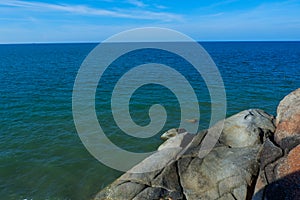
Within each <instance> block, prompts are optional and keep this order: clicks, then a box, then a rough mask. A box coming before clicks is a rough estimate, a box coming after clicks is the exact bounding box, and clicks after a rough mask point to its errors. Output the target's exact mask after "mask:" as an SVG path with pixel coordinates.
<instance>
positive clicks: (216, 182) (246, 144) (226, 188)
mask: <svg viewBox="0 0 300 200" xmlns="http://www.w3.org/2000/svg"><path fill="white" fill-rule="evenodd" d="M299 93H300V90H297V91H295V92H293V93H291V94H290V95H289V96H287V97H286V98H285V99H284V100H283V101H281V102H280V105H279V107H278V117H277V119H276V124H277V126H278V127H277V129H275V119H274V117H273V116H271V115H269V114H267V113H266V112H264V111H262V110H259V109H250V110H246V111H242V112H240V113H238V114H236V115H233V116H231V117H229V118H227V119H225V121H224V127H223V128H222V133H221V136H220V138H219V139H218V142H217V144H216V145H215V146H214V148H213V149H212V151H210V152H209V154H208V155H206V156H205V157H201V156H199V155H200V153H201V152H200V151H201V145H202V144H203V141H204V138H205V137H206V136H207V135H208V132H209V134H211V133H212V135H214V131H215V130H218V129H216V127H217V126H220V125H221V124H222V123H217V124H216V125H215V127H212V128H211V129H209V130H205V131H202V132H200V133H198V134H196V135H193V134H190V133H188V132H186V131H185V130H184V129H171V130H170V131H168V132H166V133H164V134H163V135H162V138H164V139H166V141H165V142H164V143H163V144H162V145H161V146H160V147H159V148H158V151H157V152H156V153H154V154H152V155H151V156H149V157H148V158H146V159H145V160H143V161H142V162H141V163H139V164H138V165H136V166H135V167H133V168H132V169H131V170H129V171H128V172H127V173H125V174H124V175H122V176H121V177H120V178H118V179H117V180H116V181H115V182H113V183H112V184H111V185H109V186H108V187H106V188H105V189H103V190H102V191H100V192H99V193H98V194H97V195H96V197H95V199H98V200H108V199H116V200H122V199H124V200H125V199H126V200H128V199H135V200H139V199H143V200H144V199H160V200H161V199H168V200H171V199H172V200H175V199H208V200H209V199H222V200H230V199H232V200H244V199H257V200H266V199H268V200H269V199H297V198H298V197H299V196H300V193H299V191H300V177H299V174H300V173H299V172H300V157H299V155H300V154H299V153H300V143H299V140H298V138H299V125H300V121H297V119H298V120H299V119H300V118H297V116H298V115H299V113H300V112H299V108H300V104H299V103H300V98H299V97H300V94H299ZM216 135H218V134H217V133H216Z"/></svg>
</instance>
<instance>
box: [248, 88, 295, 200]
mask: <svg viewBox="0 0 300 200" xmlns="http://www.w3.org/2000/svg"><path fill="white" fill-rule="evenodd" d="M276 125H277V128H276V131H275V134H274V138H272V137H271V138H270V139H271V140H267V141H266V142H265V143H264V146H263V150H262V152H261V159H260V162H261V164H260V172H259V177H258V180H257V184H256V187H255V195H254V198H253V199H255V200H262V199H264V200H267V199H299V198H300V89H298V90H295V91H294V92H292V93H291V94H289V95H288V96H286V97H285V98H284V99H283V100H282V101H281V102H280V104H279V106H278V109H277V119H276Z"/></svg>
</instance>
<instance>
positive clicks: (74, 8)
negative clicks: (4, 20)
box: [0, 0, 182, 21]
mask: <svg viewBox="0 0 300 200" xmlns="http://www.w3.org/2000/svg"><path fill="white" fill-rule="evenodd" d="M135 3H138V1H135ZM1 5H2V6H11V7H18V8H24V9H29V10H34V11H43V12H47V11H60V12H68V13H73V14H78V15H95V16H106V17H113V18H127V19H147V20H161V21H178V20H179V21H180V20H182V16H180V15H177V14H173V13H167V12H153V11H147V10H128V9H127V10H124V9H115V10H107V9H100V8H93V7H89V6H85V5H68V4H50V3H42V2H29V1H19V0H2V1H1V2H0V6H1ZM139 5H140V6H142V2H139Z"/></svg>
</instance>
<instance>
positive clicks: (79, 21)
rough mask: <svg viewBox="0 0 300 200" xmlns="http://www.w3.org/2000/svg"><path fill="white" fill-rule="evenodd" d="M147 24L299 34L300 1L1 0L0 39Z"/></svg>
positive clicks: (252, 35) (240, 34) (211, 35)
mask: <svg viewBox="0 0 300 200" xmlns="http://www.w3.org/2000/svg"><path fill="white" fill-rule="evenodd" d="M149 26H152V27H153V26H155V27H165V28H172V29H175V30H178V31H181V32H183V33H185V34H187V35H189V36H191V37H192V38H194V39H195V40H199V41H220V40H222V41H223V40H225V41H227V40H300V1H299V0H272V1H271V0H268V1H267V0H265V1H264V0H224V1H217V0H160V1H158V0H85V1H79V0H36V1H31V0H30V1H29V0H1V1H0V43H31V42H94V41H97V42H99V41H102V40H104V39H106V38H107V37H109V36H111V35H112V34H116V33H118V32H120V31H124V30H127V29H131V28H138V27H149Z"/></svg>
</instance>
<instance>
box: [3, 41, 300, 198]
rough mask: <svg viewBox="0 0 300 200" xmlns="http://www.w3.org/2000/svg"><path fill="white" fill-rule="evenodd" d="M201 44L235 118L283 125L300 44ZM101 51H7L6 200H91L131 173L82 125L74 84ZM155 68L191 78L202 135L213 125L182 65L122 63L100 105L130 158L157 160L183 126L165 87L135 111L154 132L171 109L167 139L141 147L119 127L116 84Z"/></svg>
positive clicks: (101, 117) (79, 47)
mask: <svg viewBox="0 0 300 200" xmlns="http://www.w3.org/2000/svg"><path fill="white" fill-rule="evenodd" d="M200 44H201V45H202V46H203V47H204V48H205V50H206V51H207V52H208V53H209V54H210V56H211V58H212V59H213V60H214V62H215V64H216V66H217V67H218V70H219V72H220V74H221V77H222V79H223V82H224V87H225V91H226V100H227V111H226V115H227V116H231V115H233V114H235V113H238V112H240V111H242V110H245V109H250V108H259V109H263V110H265V111H266V112H268V113H270V114H272V115H276V108H277V106H278V104H279V102H280V100H281V99H282V98H283V97H284V96H285V95H287V94H289V93H290V92H292V91H293V90H295V89H297V88H299V87H300V42H200ZM97 45H98V44H96V43H77V44H3V45H0V199H57V200H60V199H75V200H77V199H78V200H82V199H91V198H92V197H93V196H94V195H95V194H96V193H97V192H98V191H100V190H101V189H102V188H104V187H106V186H107V185H108V184H109V183H111V182H112V181H114V180H115V179H116V178H117V177H119V176H120V175H121V174H122V173H123V172H121V171H118V170H115V169H112V168H110V167H107V166H106V165H104V164H102V163H101V162H99V161H98V160H97V159H96V158H94V157H93V156H92V155H91V154H90V153H89V152H88V150H87V149H86V148H85V146H84V145H83V143H82V142H81V140H80V137H79V136H78V133H77V130H76V127H75V124H74V120H73V113H72V94H73V87H74V82H75V79H76V76H77V73H78V70H79V68H80V66H81V64H82V62H83V61H84V60H85V58H86V57H87V55H88V54H89V53H90V52H91V51H92V50H93V49H94V48H95V47H96V46H97ZM178 45H180V44H178ZM154 62H155V63H160V62H164V64H166V65H168V66H170V67H173V66H174V69H175V70H177V71H179V72H180V73H181V74H183V75H184V77H186V79H187V80H188V81H189V83H190V84H191V86H192V87H193V89H194V90H195V92H196V94H197V99H198V102H197V103H198V104H199V108H200V113H201V117H200V119H199V121H198V122H196V123H199V130H200V129H206V128H207V127H208V125H209V121H210V116H211V105H212V104H211V100H210V95H209V91H208V89H207V86H206V85H205V82H204V81H203V78H202V77H201V76H199V74H196V73H195V70H192V69H191V67H188V65H189V63H186V62H185V61H184V60H182V59H181V58H179V57H178V56H177V55H174V54H169V53H168V52H157V51H156V50H154V49H141V50H140V51H135V52H132V53H131V54H130V55H128V56H127V57H126V56H125V57H124V58H123V57H122V58H118V59H117V60H116V61H115V62H113V63H112V64H111V66H110V69H112V70H110V71H107V73H105V74H104V75H103V78H102V79H101V80H100V81H99V85H98V88H97V93H96V95H95V96H96V98H95V108H96V113H97V118H98V121H99V123H100V124H101V126H102V128H103V130H104V132H105V134H106V135H107V137H108V138H109V139H110V140H111V141H112V142H113V143H114V144H115V145H117V146H119V147H121V148H123V149H125V150H127V151H132V152H149V151H154V150H155V149H156V148H157V147H158V146H159V145H160V144H161V143H162V140H161V139H160V135H161V134H162V133H163V132H165V131H167V130H168V129H170V128H176V127H178V126H179V124H180V120H181V119H180V113H181V110H180V102H178V100H177V99H176V95H175V94H174V93H173V92H172V91H170V90H168V88H166V87H163V86H160V85H157V84H148V85H144V86H143V87H140V88H138V89H137V90H136V91H135V92H134V93H133V95H132V97H131V99H130V105H129V107H130V114H131V116H130V117H131V118H132V120H133V121H134V122H135V123H136V124H138V125H140V126H146V125H147V124H149V123H150V118H149V115H148V111H149V108H150V107H151V105H153V104H161V105H162V106H164V107H165V109H166V111H167V116H168V117H167V120H166V123H165V125H164V126H163V128H162V129H161V130H160V131H159V132H158V133H157V134H155V135H154V136H152V137H150V138H146V139H145V138H135V137H132V136H129V135H126V134H124V132H123V131H122V130H120V128H119V127H118V125H117V124H116V122H115V121H114V118H113V115H112V112H111V109H110V98H111V95H112V90H113V89H114V84H115V83H116V82H117V81H118V79H119V78H120V77H122V74H124V73H125V72H127V71H128V70H129V69H130V68H133V67H135V66H136V65H137V64H141V63H154ZM185 66H187V67H185ZM162 78H165V79H167V78H168V77H162ZM133 81H134V80H133Z"/></svg>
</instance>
